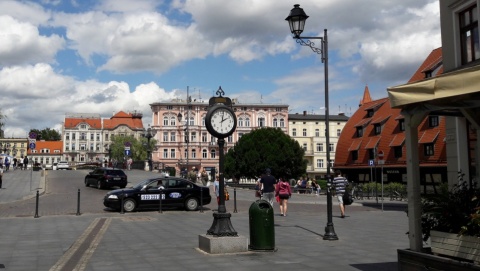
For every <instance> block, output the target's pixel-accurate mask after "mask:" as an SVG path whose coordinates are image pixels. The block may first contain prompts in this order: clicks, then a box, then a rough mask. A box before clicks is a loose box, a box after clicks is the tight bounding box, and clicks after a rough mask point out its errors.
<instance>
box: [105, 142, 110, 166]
mask: <svg viewBox="0 0 480 271" xmlns="http://www.w3.org/2000/svg"><path fill="white" fill-rule="evenodd" d="M104 147H105V151H107V152H108V160H107V161H106V165H105V167H108V166H109V164H110V161H112V146H111V145H108V144H105V146H104Z"/></svg>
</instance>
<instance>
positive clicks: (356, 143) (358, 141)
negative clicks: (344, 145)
mask: <svg viewBox="0 0 480 271" xmlns="http://www.w3.org/2000/svg"><path fill="white" fill-rule="evenodd" d="M360 144H362V139H360V138H357V139H354V140H353V141H352V145H350V148H348V151H358V149H360Z"/></svg>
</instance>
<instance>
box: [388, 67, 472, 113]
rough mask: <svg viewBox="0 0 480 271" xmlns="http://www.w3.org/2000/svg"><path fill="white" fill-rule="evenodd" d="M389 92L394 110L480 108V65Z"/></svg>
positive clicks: (401, 86) (402, 86)
mask: <svg viewBox="0 0 480 271" xmlns="http://www.w3.org/2000/svg"><path fill="white" fill-rule="evenodd" d="M387 92H388V97H389V99H390V105H391V107H392V108H402V110H407V111H412V110H415V111H434V110H439V109H458V108H474V107H479V106H480V65H477V66H474V67H470V68H466V69H460V70H456V71H453V72H449V73H445V74H442V75H439V76H437V77H433V78H430V79H425V80H422V81H418V82H415V83H410V84H405V85H400V86H396V87H390V88H388V89H387ZM412 113H413V112H412Z"/></svg>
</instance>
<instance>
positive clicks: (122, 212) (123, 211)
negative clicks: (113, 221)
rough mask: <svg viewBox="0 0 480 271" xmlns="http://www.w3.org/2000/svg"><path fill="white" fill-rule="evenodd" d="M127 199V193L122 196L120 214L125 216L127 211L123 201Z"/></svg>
mask: <svg viewBox="0 0 480 271" xmlns="http://www.w3.org/2000/svg"><path fill="white" fill-rule="evenodd" d="M124 199H125V193H123V194H122V200H121V201H120V213H121V214H122V215H123V214H125V210H123V200H124Z"/></svg>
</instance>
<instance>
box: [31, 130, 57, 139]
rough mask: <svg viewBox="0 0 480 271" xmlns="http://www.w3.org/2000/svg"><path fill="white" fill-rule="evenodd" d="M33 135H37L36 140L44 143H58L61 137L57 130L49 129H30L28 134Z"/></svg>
mask: <svg viewBox="0 0 480 271" xmlns="http://www.w3.org/2000/svg"><path fill="white" fill-rule="evenodd" d="M32 132H33V133H35V134H37V138H36V139H37V140H45V141H59V140H61V139H62V136H61V135H60V133H59V132H58V131H57V130H54V129H50V128H45V129H43V130H38V129H31V130H30V132H29V133H28V134H30V133H32Z"/></svg>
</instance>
